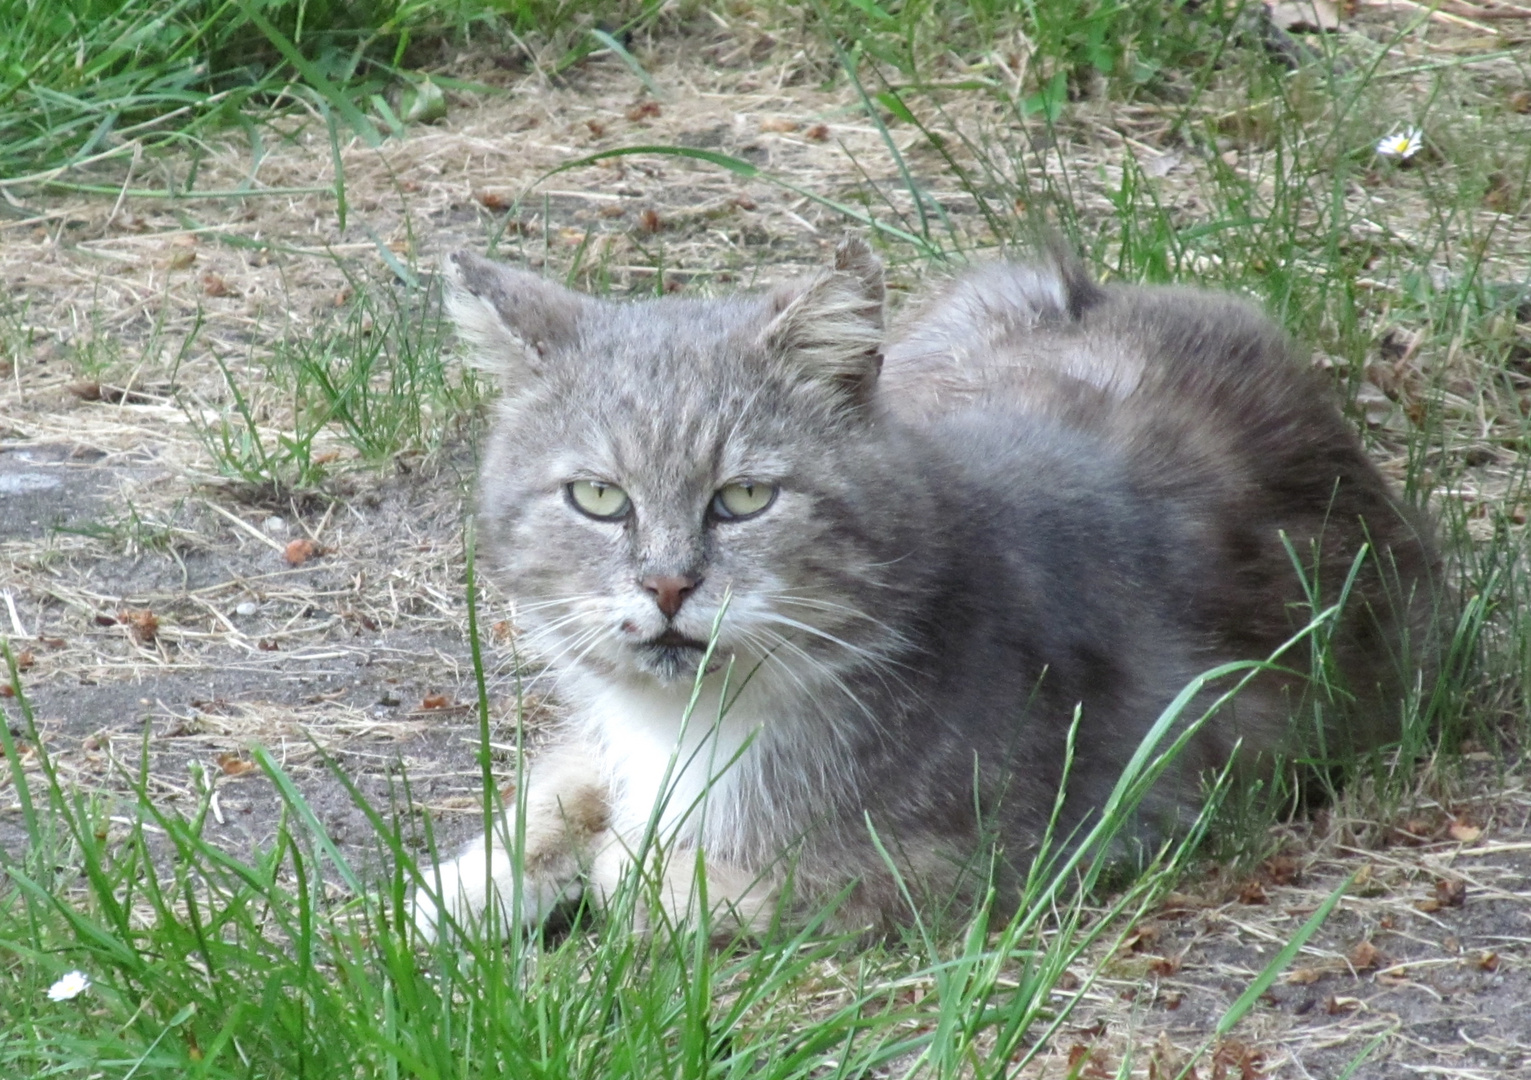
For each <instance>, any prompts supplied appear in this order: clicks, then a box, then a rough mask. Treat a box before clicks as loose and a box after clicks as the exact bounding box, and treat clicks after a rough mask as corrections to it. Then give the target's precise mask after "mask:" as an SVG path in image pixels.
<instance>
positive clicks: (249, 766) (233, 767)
mask: <svg viewBox="0 0 1531 1080" xmlns="http://www.w3.org/2000/svg"><path fill="white" fill-rule="evenodd" d="M213 760H215V761H217V762H218V767H219V768H220V769H222V770H223V775H225V776H243V775H244V774H245V773H248V772H254V771H255V762H253V761H251V760H250V759H249V758H245V757H240V756H239V755H238V754H232V753H222V754H219V755H218V756H217V757H216V758H214V759H213Z"/></svg>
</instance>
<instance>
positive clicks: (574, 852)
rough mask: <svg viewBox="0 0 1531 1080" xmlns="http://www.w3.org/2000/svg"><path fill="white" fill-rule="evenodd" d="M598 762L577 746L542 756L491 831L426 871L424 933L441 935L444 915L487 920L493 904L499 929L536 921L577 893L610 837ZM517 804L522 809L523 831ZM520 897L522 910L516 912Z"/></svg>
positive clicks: (418, 925)
mask: <svg viewBox="0 0 1531 1080" xmlns="http://www.w3.org/2000/svg"><path fill="white" fill-rule="evenodd" d="M596 762H597V758H596V755H595V754H594V752H593V751H591V750H590V749H589V748H588V747H584V746H581V745H578V744H568V745H562V746H554V747H549V748H548V749H547V750H546V751H544V752H543V753H541V754H539V755H538V756H537V758H536V760H534V761H533V762H532V763H531V765H530V766H528V768H527V770H526V776H525V780H524V783H525V786H526V791H525V794H524V797H523V798H519V799H517V800H515V801H514V802H513V803H512V804H511V805H510V806H507V807H506V810H505V814H504V816H503V817H501V818H500V820H499V821H498V822H497V823H496V825H495V828H494V830H493V831H492V833H491V834H490V835H488V836H481V837H479V838H478V839H476V840H474V841H473V842H472V843H470V844H468V845H467V846H466V847H464V848H463V849H462V850H461V851H460V852H458V853H457V855H456V857H455V858H453V859H451V860H449V861H447V862H443V863H441V864H440V865H439V866H437V867H436V868H435V870H434V872H433V873H432V872H428V873H427V874H426V875H425V887H424V888H422V889H418V890H416V892H415V896H414V900H413V907H414V923H415V929H416V930H417V931H418V932H419V934H420V935H421V937H422V938H424V939H425V940H427V941H433V940H435V939H436V937H437V936H438V935H439V934H440V933H441V932H442V931H443V929H444V925H443V923H444V916H450V918H451V919H452V920H454V921H455V922H456V923H457V924H458V925H459V926H463V927H467V926H470V925H480V924H486V923H487V921H488V920H487V918H486V913H487V912H488V911H489V909H490V907H491V906H496V908H497V911H496V916H497V919H498V926H499V928H500V930H501V932H509V931H510V930H512V929H513V928H515V927H516V926H518V925H526V926H535V925H536V924H538V923H540V922H542V920H543V919H545V918H547V915H548V913H549V912H550V911H551V910H552V909H553V908H554V907H555V906H556V905H557V904H559V903H560V902H562V901H564V900H571V899H574V898H575V897H577V896H579V894H580V890H581V887H582V877H583V871H584V869H585V868H586V866H587V865H588V862H589V860H590V858H591V856H592V855H593V853H594V852H596V851H597V850H598V849H599V848H600V847H601V846H602V845H605V844H608V843H609V839H610V833H609V832H608V831H607V821H608V818H609V816H610V807H609V803H608V794H607V788H606V783H605V780H604V778H603V776H602V775H601V771H600V768H599V766H598V765H597V763H596ZM518 806H520V807H521V808H522V810H523V812H524V817H523V818H522V819H521V823H520V824H521V828H520V829H519V830H518V823H517V819H516V813H517V807H518ZM518 831H521V832H522V835H521V836H519V837H518V836H517V832H518ZM517 853H519V854H520V856H521V858H520V869H519V878H520V882H519V884H520V895H519V897H518V896H517V892H516V887H517V877H518V870H517V866H516V859H515V855H516V854H517ZM518 901H519V913H518V912H517V911H515V910H513V908H514V907H516V906H517V903H518Z"/></svg>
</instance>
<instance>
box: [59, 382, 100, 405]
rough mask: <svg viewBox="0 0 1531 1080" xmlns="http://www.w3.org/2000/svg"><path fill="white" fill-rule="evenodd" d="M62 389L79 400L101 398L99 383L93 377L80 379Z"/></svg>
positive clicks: (98, 399) (97, 399) (96, 399)
mask: <svg viewBox="0 0 1531 1080" xmlns="http://www.w3.org/2000/svg"><path fill="white" fill-rule="evenodd" d="M64 389H65V390H68V391H69V392H70V393H71V394H73V395H74V396H75V397H77V398H79V399H80V400H81V401H100V400H101V384H100V383H98V382H97V381H96V380H95V379H81V380H80V381H79V382H72V383H70V384H69V385H68V386H66V387H64Z"/></svg>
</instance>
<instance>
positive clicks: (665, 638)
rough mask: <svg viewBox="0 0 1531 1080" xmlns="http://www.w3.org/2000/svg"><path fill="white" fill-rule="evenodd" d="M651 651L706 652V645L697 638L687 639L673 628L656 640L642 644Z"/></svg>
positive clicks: (652, 639) (651, 639)
mask: <svg viewBox="0 0 1531 1080" xmlns="http://www.w3.org/2000/svg"><path fill="white" fill-rule="evenodd" d="M643 644H644V645H646V646H648V647H649V648H651V649H695V650H696V651H697V652H706V651H707V643H706V642H705V641H702V640H700V639H699V638H694V637H687V636H686V635H685V634H682V633H681V632H680V631H679V630H677V629H675V628H674V627H673V626H672V627H671V628H670V629H668V630H666V631H665V632H664V633H662V634H660V635H659V636H658V637H656V638H650V639H649V640H648V641H645V642H644V643H643Z"/></svg>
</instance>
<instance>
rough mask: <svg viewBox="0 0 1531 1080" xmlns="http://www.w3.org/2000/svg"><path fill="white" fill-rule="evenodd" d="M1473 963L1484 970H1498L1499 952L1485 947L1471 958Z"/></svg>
mask: <svg viewBox="0 0 1531 1080" xmlns="http://www.w3.org/2000/svg"><path fill="white" fill-rule="evenodd" d="M1473 963H1475V964H1477V965H1478V967H1479V968H1481V969H1482V970H1484V971H1498V970H1499V954H1498V953H1496V952H1494V951H1493V950H1492V949H1485V950H1484V951H1483V952H1480V953H1479V954H1478V955H1477V956H1476V957H1474V958H1473Z"/></svg>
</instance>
